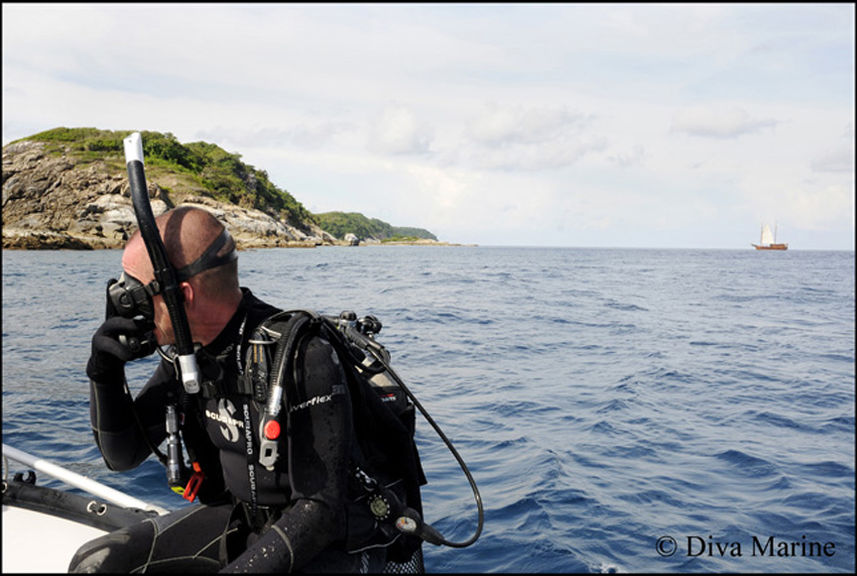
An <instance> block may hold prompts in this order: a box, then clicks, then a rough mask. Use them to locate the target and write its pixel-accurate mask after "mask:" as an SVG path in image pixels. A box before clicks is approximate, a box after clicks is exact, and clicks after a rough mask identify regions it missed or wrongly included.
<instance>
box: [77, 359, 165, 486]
mask: <svg viewBox="0 0 857 576" xmlns="http://www.w3.org/2000/svg"><path fill="white" fill-rule="evenodd" d="M172 370H173V368H172V366H171V365H169V364H168V363H166V362H165V361H163V360H162V361H161V363H160V365H158V368H157V369H156V370H155V373H154V375H153V376H152V377H151V378H150V379H149V381H148V383H147V384H146V385H145V386H144V387H143V390H141V391H140V394H139V395H138V396H137V399H136V400H132V399H131V394H130V392H129V390H128V386H127V383H126V382H125V373H124V370H122V371H121V373H116V374H113V375H111V377H110V378H109V379H111V380H114V381H111V382H106V381H104V382H101V381H95V380H90V382H89V416H90V421H91V424H92V432H93V434H94V435H95V443H96V445H97V446H98V449H99V450H100V451H101V455H102V456H103V457H104V462H105V463H106V464H107V467H108V468H110V469H111V470H130V469H132V468H135V467H137V466H139V465H140V464H141V463H142V462H143V461H144V460H145V459H146V458H147V457H148V456H149V454H151V453H152V451H151V449H150V448H149V443H147V442H146V439H145V438H144V437H143V432H142V431H141V429H140V428H141V427H140V425H138V424H137V421H136V419H135V415H134V411H135V410H136V412H137V417H138V418H139V419H140V423H141V424H142V428H143V429H144V430H145V431H146V434H147V436H148V438H149V441H150V442H151V445H153V446H158V445H159V444H160V443H161V442H162V441H163V440H164V438H165V437H166V426H165V423H164V421H165V409H164V402H165V399H166V390H167V388H168V386H170V385H171V383H172V381H173V380H174V377H173V372H172ZM107 379H108V378H105V380H107ZM115 380H121V382H117V381H115Z"/></svg>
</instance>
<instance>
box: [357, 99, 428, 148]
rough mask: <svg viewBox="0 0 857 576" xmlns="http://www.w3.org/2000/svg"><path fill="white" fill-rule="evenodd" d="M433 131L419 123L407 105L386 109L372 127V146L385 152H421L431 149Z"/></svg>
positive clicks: (370, 136)
mask: <svg viewBox="0 0 857 576" xmlns="http://www.w3.org/2000/svg"><path fill="white" fill-rule="evenodd" d="M431 139H432V137H431V133H430V131H429V130H428V129H427V128H426V127H425V126H421V125H419V122H418V121H417V119H416V117H415V116H414V113H413V112H411V110H409V109H408V108H407V107H404V106H395V107H389V108H386V109H384V111H383V113H382V114H381V116H380V118H378V119H377V121H375V122H374V123H373V125H372V126H371V128H370V135H369V141H370V146H371V147H372V148H374V149H375V150H378V151H379V152H381V153H383V154H421V153H424V152H428V151H429V146H430V145H431Z"/></svg>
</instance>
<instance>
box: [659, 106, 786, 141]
mask: <svg viewBox="0 0 857 576" xmlns="http://www.w3.org/2000/svg"><path fill="white" fill-rule="evenodd" d="M776 125H777V121H776V120H774V119H772V118H754V117H752V116H751V115H750V114H749V113H748V112H747V111H746V110H744V109H743V108H740V107H737V106H731V107H725V106H694V107H689V108H684V109H682V110H679V111H677V112H676V113H675V114H674V115H673V119H672V127H671V131H673V132H684V133H686V134H689V135H691V136H700V137H703V138H737V137H739V136H743V135H745V134H752V133H754V132H759V131H761V130H762V129H764V128H771V127H774V126H776Z"/></svg>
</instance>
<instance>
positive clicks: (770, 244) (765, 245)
mask: <svg viewBox="0 0 857 576" xmlns="http://www.w3.org/2000/svg"><path fill="white" fill-rule="evenodd" d="M760 236H761V237H760V238H759V243H758V244H753V248H755V249H756V250H788V249H789V245H788V244H782V243H779V242H777V232H776V228H774V233H773V234H771V227H770V226H768V225H767V224H762V232H761V235H760Z"/></svg>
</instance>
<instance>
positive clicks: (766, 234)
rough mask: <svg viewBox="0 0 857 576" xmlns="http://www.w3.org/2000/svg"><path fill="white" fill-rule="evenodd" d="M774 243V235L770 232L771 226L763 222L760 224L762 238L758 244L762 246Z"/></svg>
mask: <svg viewBox="0 0 857 576" xmlns="http://www.w3.org/2000/svg"><path fill="white" fill-rule="evenodd" d="M773 243H774V235H773V234H771V227H770V226H768V225H767V224H765V225H764V226H762V239H761V240H760V241H759V244H761V245H762V246H768V245H770V244H773Z"/></svg>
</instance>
